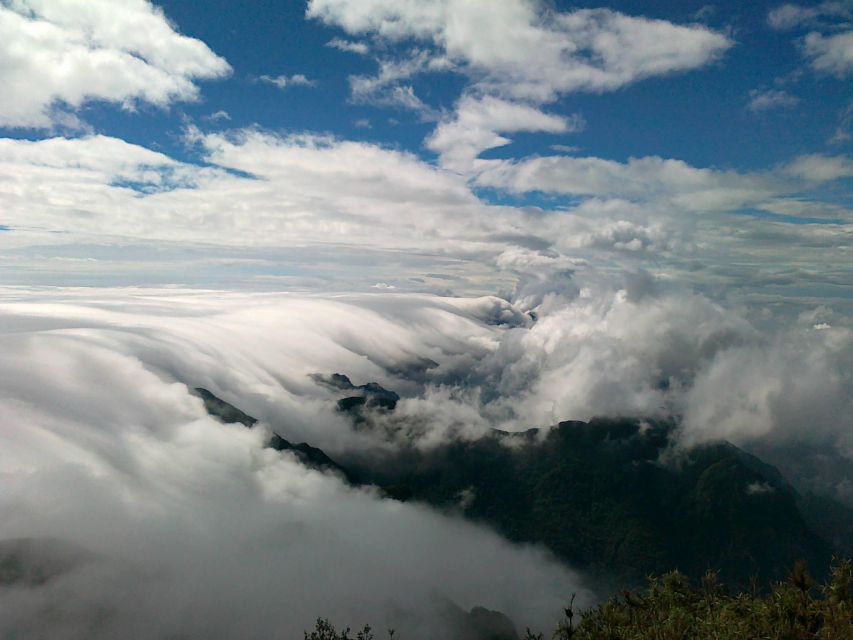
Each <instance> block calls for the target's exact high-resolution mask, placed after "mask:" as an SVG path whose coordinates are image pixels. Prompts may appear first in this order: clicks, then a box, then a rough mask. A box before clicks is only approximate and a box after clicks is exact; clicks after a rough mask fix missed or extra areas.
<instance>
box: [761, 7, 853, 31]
mask: <svg viewBox="0 0 853 640" xmlns="http://www.w3.org/2000/svg"><path fill="white" fill-rule="evenodd" d="M851 17H853V3H851V2H850V1H849V0H837V1H836V0H830V1H829V2H821V3H819V4H815V5H812V6H802V5H797V4H783V5H781V6H779V7H777V8H775V9H773V10H771V11H770V12H769V13H768V14H767V23H768V24H769V25H770V27H771V28H773V29H778V30H788V29H795V28H797V27H802V26H814V25H821V23H822V20H823V19H824V18H830V19H838V18H842V19H845V18H846V19H849V18H851Z"/></svg>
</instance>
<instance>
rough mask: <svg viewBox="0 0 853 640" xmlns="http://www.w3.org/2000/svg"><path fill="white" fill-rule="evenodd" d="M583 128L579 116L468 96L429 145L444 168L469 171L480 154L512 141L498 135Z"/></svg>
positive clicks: (460, 102) (441, 125) (566, 131)
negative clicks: (556, 113) (554, 113)
mask: <svg viewBox="0 0 853 640" xmlns="http://www.w3.org/2000/svg"><path fill="white" fill-rule="evenodd" d="M583 126H584V121H583V118H581V117H580V116H579V115H575V116H573V117H572V118H565V117H563V116H559V115H553V114H548V113H544V112H542V111H540V110H539V109H537V108H535V107H532V106H529V105H525V104H519V103H514V102H508V101H506V100H501V99H499V98H494V97H491V96H485V97H482V98H475V97H472V96H465V97H463V98H462V99H461V100H460V101H459V103H458V104H457V105H456V110H455V113H454V114H453V117H452V119H447V120H444V121H443V122H441V123H439V125H438V127H437V128H436V129H435V131H433V133H432V134H431V135H430V137H429V138H428V139H427V143H426V144H427V147H429V148H430V149H432V150H433V151H435V152H436V153H438V154H439V156H440V160H441V164H442V165H443V166H445V167H447V168H449V169H452V170H454V171H459V172H468V171H470V170H471V168H472V167H473V165H474V160H475V158H476V157H477V156H479V155H480V153H482V152H483V151H485V150H486V149H492V148H494V147H500V146H503V145H506V144H509V143H510V142H511V140H509V139H507V138H505V137H503V136H501V135H498V132H514V131H542V132H547V133H568V132H574V131H579V130H581V129H583Z"/></svg>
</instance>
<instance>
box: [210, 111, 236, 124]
mask: <svg viewBox="0 0 853 640" xmlns="http://www.w3.org/2000/svg"><path fill="white" fill-rule="evenodd" d="M204 119H205V120H207V121H208V122H218V121H220V120H226V121H227V120H231V114H229V113H228V112H227V111H224V110H219V111H214V112H213V113H211V114H210V115H208V116H204Z"/></svg>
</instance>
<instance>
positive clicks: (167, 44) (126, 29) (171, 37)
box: [0, 0, 231, 128]
mask: <svg viewBox="0 0 853 640" xmlns="http://www.w3.org/2000/svg"><path fill="white" fill-rule="evenodd" d="M230 70H231V69H230V66H229V65H228V63H227V62H226V61H225V60H224V59H223V58H221V57H219V56H217V55H216V54H215V53H213V52H212V51H211V50H210V49H209V48H208V47H207V45H205V44H204V43H203V42H201V41H200V40H197V39H195V38H190V37H187V36H184V35H181V34H180V33H178V32H177V31H176V30H175V28H174V27H173V25H172V24H171V23H170V22H169V21H168V20H167V19H166V17H165V16H164V15H163V12H162V10H160V9H159V8H157V7H155V6H153V5H152V4H151V3H150V2H148V1H147V0H123V1H122V2H109V1H106V0H97V1H94V2H90V1H88V0H86V1H82V0H74V1H69V2H56V1H53V0H14V1H12V2H6V3H3V4H2V5H0V83H2V84H3V87H4V91H3V92H2V95H0V125H2V126H7V127H33V128H48V127H51V126H53V125H55V124H61V120H62V119H63V118H68V117H69V115H68V114H67V113H66V111H65V110H67V109H76V108H78V107H80V106H82V105H83V104H84V103H86V102H87V101H92V100H104V101H108V102H115V103H118V104H120V105H122V106H123V107H124V108H132V107H133V105H134V104H135V103H136V102H145V103H150V104H154V105H156V106H160V107H165V106H167V105H169V104H171V103H172V102H174V101H183V100H194V99H196V98H197V97H198V87H197V85H196V84H195V81H196V80H203V79H211V78H220V77H223V76H225V75H227V74H228V73H230Z"/></svg>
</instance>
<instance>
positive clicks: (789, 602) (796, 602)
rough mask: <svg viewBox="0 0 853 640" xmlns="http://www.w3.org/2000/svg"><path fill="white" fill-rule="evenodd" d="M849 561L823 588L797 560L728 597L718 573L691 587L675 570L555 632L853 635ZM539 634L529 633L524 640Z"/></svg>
mask: <svg viewBox="0 0 853 640" xmlns="http://www.w3.org/2000/svg"><path fill="white" fill-rule="evenodd" d="M850 586H851V565H850V562H849V561H844V562H836V563H835V564H834V565H833V566H832V570H831V572H830V578H829V579H828V581H827V582H826V584H825V585H823V586H822V587H820V588H816V587H815V584H814V582H813V581H812V579H811V578H810V577H809V575H808V573H807V572H806V570H805V565H803V564H801V563H799V564H797V565H796V567H795V569H794V571H793V572H792V574H791V576H790V577H789V579H788V580H787V581H785V582H780V583H776V584H775V585H773V587H772V589H771V590H770V591H769V592H768V593H766V594H764V595H759V594H758V593H757V592H755V591H753V592H751V593H739V594H737V595H729V594H728V593H727V591H726V588H725V587H724V586H723V585H722V584H720V582H718V580H717V577H716V575H715V574H714V573H708V574H706V575H705V577H704V578H703V579H702V580H701V581H700V582H699V584H698V585H697V586H693V585H691V584H690V582H689V581H688V580H687V578H686V577H685V576H684V575H683V574H681V573H678V572H673V573H669V574H667V575H665V576H663V577H662V578H660V579H654V580H651V583H650V585H649V587H648V588H647V589H646V590H645V591H643V592H639V593H638V592H630V591H625V592H624V593H623V594H622V595H621V596H617V597H613V598H611V599H610V600H608V601H607V602H605V603H604V604H601V605H599V606H598V607H595V608H593V609H589V610H587V611H582V612H580V616H579V617H580V621H579V623H578V624H577V626H575V625H574V624H573V619H572V618H573V615H572V613H573V612H572V610H571V608H569V609H567V610H566V613H567V619H566V620H565V621H564V622H563V623H561V624H560V625H559V627H558V628H557V630H556V631H555V633H554V637H555V638H559V639H560V640H569V639H571V640H676V639H678V640H693V639H696V640H699V639H703V640H704V639H707V638H717V639H720V640H723V639H726V640H728V639H730V638H731V639H741V638H743V639H744V640H746V639H751V638H755V639H759V638H761V639H766V640H851V639H853V594H851V591H850ZM534 638H542V636H541V634H537V635H534V634H532V633H530V632H528V633H527V639H529V640H532V639H534Z"/></svg>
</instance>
